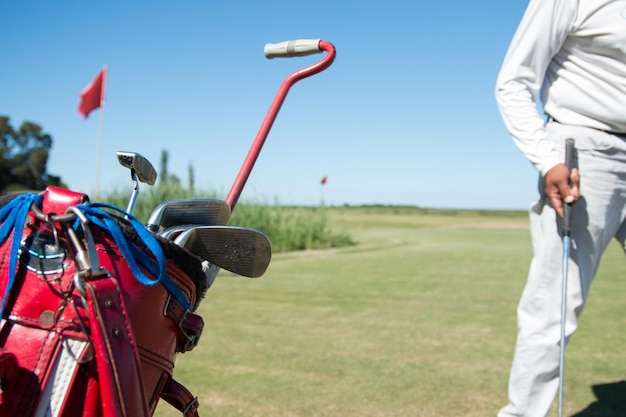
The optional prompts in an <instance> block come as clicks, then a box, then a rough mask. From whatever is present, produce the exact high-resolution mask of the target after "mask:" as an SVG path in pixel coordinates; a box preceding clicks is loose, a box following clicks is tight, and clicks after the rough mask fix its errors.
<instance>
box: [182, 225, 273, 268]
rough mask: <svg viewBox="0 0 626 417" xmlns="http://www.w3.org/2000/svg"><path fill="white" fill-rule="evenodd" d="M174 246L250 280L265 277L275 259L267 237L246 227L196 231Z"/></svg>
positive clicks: (199, 229) (211, 228)
mask: <svg viewBox="0 0 626 417" xmlns="http://www.w3.org/2000/svg"><path fill="white" fill-rule="evenodd" d="M174 243H176V244H177V245H179V246H181V247H182V248H184V249H187V250H188V251H189V252H191V253H193V254H195V255H196V256H198V257H200V258H202V259H205V260H207V261H209V262H210V263H211V264H213V265H216V266H218V267H220V268H222V269H226V270H227V271H230V272H233V273H235V274H238V275H242V276H244V277H249V278H258V277H260V276H261V275H263V274H264V273H265V270H266V269H267V267H268V266H269V263H270V259H271V257H272V245H271V243H270V241H269V239H268V238H267V236H266V235H265V234H263V233H262V232H259V231H258V230H254V229H248V228H244V227H234V226H198V227H193V228H191V229H188V230H185V231H184V232H182V233H180V234H179V235H178V237H176V239H175V240H174Z"/></svg>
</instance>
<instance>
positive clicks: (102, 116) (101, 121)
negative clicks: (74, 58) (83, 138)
mask: <svg viewBox="0 0 626 417" xmlns="http://www.w3.org/2000/svg"><path fill="white" fill-rule="evenodd" d="M102 69H103V71H104V78H103V80H102V83H103V84H102V92H101V95H100V97H102V98H101V100H100V124H99V127H98V149H97V151H96V189H95V191H94V193H93V194H94V195H93V199H94V201H98V191H99V188H100V160H101V159H102V155H101V154H102V133H103V131H104V107H105V103H106V100H105V90H106V76H107V66H106V65H104V66H103V67H102Z"/></svg>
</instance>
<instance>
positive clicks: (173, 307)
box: [165, 295, 204, 353]
mask: <svg viewBox="0 0 626 417" xmlns="http://www.w3.org/2000/svg"><path fill="white" fill-rule="evenodd" d="M165 314H166V315H167V317H169V318H170V319H172V320H173V321H174V323H176V324H177V325H178V329H179V330H180V334H179V336H178V346H177V350H178V352H181V353H184V352H188V351H190V350H192V349H193V348H194V347H196V345H197V344H198V341H200V335H201V334H202V329H203V328H204V320H203V319H202V317H201V316H199V315H198V314H195V313H192V312H191V311H189V310H188V309H186V308H184V307H183V306H182V305H181V304H180V303H179V302H178V301H177V300H176V299H175V298H174V297H172V296H171V295H170V297H169V299H168V301H167V305H166V306H165Z"/></svg>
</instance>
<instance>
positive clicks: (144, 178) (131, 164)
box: [117, 151, 157, 214]
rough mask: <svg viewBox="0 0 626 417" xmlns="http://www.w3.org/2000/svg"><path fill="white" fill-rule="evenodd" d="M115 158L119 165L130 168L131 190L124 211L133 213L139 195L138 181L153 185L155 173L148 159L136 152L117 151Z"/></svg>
mask: <svg viewBox="0 0 626 417" xmlns="http://www.w3.org/2000/svg"><path fill="white" fill-rule="evenodd" d="M117 160H118V162H119V163H120V165H122V166H123V167H126V168H128V169H130V177H131V178H132V180H133V192H132V193H131V195H130V199H129V200H128V206H127V208H126V212H127V213H128V214H133V211H134V210H135V203H136V202H137V196H138V195H139V181H141V182H144V183H146V184H148V185H154V182H155V181H156V178H157V173H156V171H155V169H154V167H153V166H152V164H151V163H150V161H148V160H147V159H146V158H144V157H143V156H141V155H140V154H138V153H136V152H124V151H118V152H117Z"/></svg>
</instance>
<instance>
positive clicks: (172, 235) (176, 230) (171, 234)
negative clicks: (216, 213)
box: [159, 224, 198, 241]
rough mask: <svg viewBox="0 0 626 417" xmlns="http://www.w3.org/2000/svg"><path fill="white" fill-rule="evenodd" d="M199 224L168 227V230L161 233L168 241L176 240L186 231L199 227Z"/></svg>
mask: <svg viewBox="0 0 626 417" xmlns="http://www.w3.org/2000/svg"><path fill="white" fill-rule="evenodd" d="M197 226H198V225H197V224H177V225H175V226H171V227H168V228H167V229H163V230H161V231H160V232H159V235H161V237H163V238H165V239H167V240H172V241H173V240H174V239H176V237H177V236H178V235H179V234H181V233H182V232H184V231H185V230H188V229H191V228H193V227H197Z"/></svg>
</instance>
